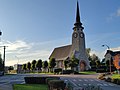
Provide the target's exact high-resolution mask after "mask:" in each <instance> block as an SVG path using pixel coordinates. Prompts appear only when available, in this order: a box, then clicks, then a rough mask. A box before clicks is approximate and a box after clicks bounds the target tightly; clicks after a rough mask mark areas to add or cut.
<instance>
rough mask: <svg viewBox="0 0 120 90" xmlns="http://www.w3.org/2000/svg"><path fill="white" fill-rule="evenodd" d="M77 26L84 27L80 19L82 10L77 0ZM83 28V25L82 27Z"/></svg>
mask: <svg viewBox="0 0 120 90" xmlns="http://www.w3.org/2000/svg"><path fill="white" fill-rule="evenodd" d="M74 25H75V27H82V23H81V21H80V12H79V4H78V1H77V10H76V22H75V24H74ZM82 28H83V27H82Z"/></svg>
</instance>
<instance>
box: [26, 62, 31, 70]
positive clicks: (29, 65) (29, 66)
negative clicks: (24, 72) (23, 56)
mask: <svg viewBox="0 0 120 90" xmlns="http://www.w3.org/2000/svg"><path fill="white" fill-rule="evenodd" d="M27 69H28V70H29V72H30V69H31V63H30V62H28V63H27Z"/></svg>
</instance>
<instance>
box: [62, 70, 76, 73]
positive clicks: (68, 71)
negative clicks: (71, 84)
mask: <svg viewBox="0 0 120 90" xmlns="http://www.w3.org/2000/svg"><path fill="white" fill-rule="evenodd" d="M73 72H74V71H73V70H63V71H62V73H61V74H72V73H73Z"/></svg>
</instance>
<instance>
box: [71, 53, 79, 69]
mask: <svg viewBox="0 0 120 90" xmlns="http://www.w3.org/2000/svg"><path fill="white" fill-rule="evenodd" d="M78 64H79V60H78V59H77V58H75V56H74V55H73V56H72V59H71V60H70V63H69V66H70V67H71V70H73V71H74V68H75V67H76V66H78Z"/></svg>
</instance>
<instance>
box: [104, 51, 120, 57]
mask: <svg viewBox="0 0 120 90" xmlns="http://www.w3.org/2000/svg"><path fill="white" fill-rule="evenodd" d="M108 53H109V54H111V55H112V56H115V55H117V54H120V51H111V50H107V52H106V54H105V56H106V55H107V54H108Z"/></svg>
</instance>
